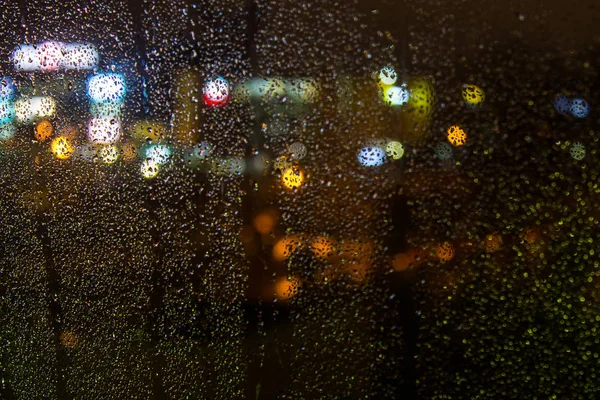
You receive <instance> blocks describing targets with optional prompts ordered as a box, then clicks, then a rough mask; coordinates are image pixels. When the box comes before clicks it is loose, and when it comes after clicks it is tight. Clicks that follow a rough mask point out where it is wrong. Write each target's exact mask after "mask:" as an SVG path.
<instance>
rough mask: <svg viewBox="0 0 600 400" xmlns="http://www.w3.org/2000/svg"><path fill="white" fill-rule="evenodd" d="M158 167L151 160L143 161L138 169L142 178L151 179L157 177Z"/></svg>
mask: <svg viewBox="0 0 600 400" xmlns="http://www.w3.org/2000/svg"><path fill="white" fill-rule="evenodd" d="M158 170H159V168H158V165H157V164H156V163H155V162H154V161H152V160H144V162H143V163H142V165H141V167H140V172H141V173H142V176H143V177H144V178H146V179H152V178H154V177H155V176H156V175H158Z"/></svg>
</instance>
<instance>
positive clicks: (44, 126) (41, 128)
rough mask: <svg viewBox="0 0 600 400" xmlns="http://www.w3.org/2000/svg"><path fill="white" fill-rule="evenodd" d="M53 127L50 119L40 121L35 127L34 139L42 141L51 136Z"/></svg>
mask: <svg viewBox="0 0 600 400" xmlns="http://www.w3.org/2000/svg"><path fill="white" fill-rule="evenodd" d="M53 132H54V127H53V126H52V124H51V123H50V121H40V123H38V124H37V125H36V127H35V140H37V141H39V142H43V141H45V140H47V139H48V138H50V136H52V133H53Z"/></svg>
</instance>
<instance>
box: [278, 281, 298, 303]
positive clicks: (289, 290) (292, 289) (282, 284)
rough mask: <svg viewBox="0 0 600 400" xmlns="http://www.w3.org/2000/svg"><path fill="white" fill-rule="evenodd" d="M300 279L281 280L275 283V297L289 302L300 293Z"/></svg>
mask: <svg viewBox="0 0 600 400" xmlns="http://www.w3.org/2000/svg"><path fill="white" fill-rule="evenodd" d="M300 283H301V282H300V278H297V277H294V276H292V277H290V278H280V279H278V280H277V281H276V282H275V295H276V296H277V298H278V299H279V300H287V299H290V298H292V297H294V296H295V295H296V294H297V293H298V288H299V287H300Z"/></svg>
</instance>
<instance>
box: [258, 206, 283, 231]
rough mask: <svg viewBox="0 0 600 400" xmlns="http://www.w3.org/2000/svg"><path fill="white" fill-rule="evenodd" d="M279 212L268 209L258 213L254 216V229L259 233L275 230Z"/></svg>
mask: <svg viewBox="0 0 600 400" xmlns="http://www.w3.org/2000/svg"><path fill="white" fill-rule="evenodd" d="M277 217H278V213H277V211H275V210H267V211H263V212H261V213H260V214H258V215H257V216H256V217H255V218H254V229H256V231H257V232H258V233H261V234H263V235H268V234H269V233H271V232H273V229H274V228H275V225H276V224H277Z"/></svg>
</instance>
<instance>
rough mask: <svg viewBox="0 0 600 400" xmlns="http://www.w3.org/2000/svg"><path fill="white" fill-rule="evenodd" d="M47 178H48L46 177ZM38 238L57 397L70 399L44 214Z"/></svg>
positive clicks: (55, 275) (56, 280) (57, 286)
mask: <svg viewBox="0 0 600 400" xmlns="http://www.w3.org/2000/svg"><path fill="white" fill-rule="evenodd" d="M44 178H46V177H44ZM42 181H43V182H42V185H46V184H47V179H42ZM38 222H39V225H38V229H37V236H38V238H39V239H40V242H41V243H42V249H43V252H44V261H45V265H46V276H47V277H48V303H49V313H50V321H51V326H52V330H53V333H54V343H55V347H56V370H55V380H56V395H57V398H58V399H60V400H67V399H69V398H70V397H69V394H68V392H67V384H66V381H65V376H64V367H65V365H66V364H67V355H66V353H65V351H64V348H63V346H62V344H61V340H60V332H61V321H62V313H61V307H60V277H59V275H58V272H57V271H56V266H55V264H54V255H53V253H52V244H51V239H50V234H49V232H48V224H49V222H50V218H49V217H48V216H47V215H46V214H44V215H42V216H41V218H40V220H39V221H38Z"/></svg>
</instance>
